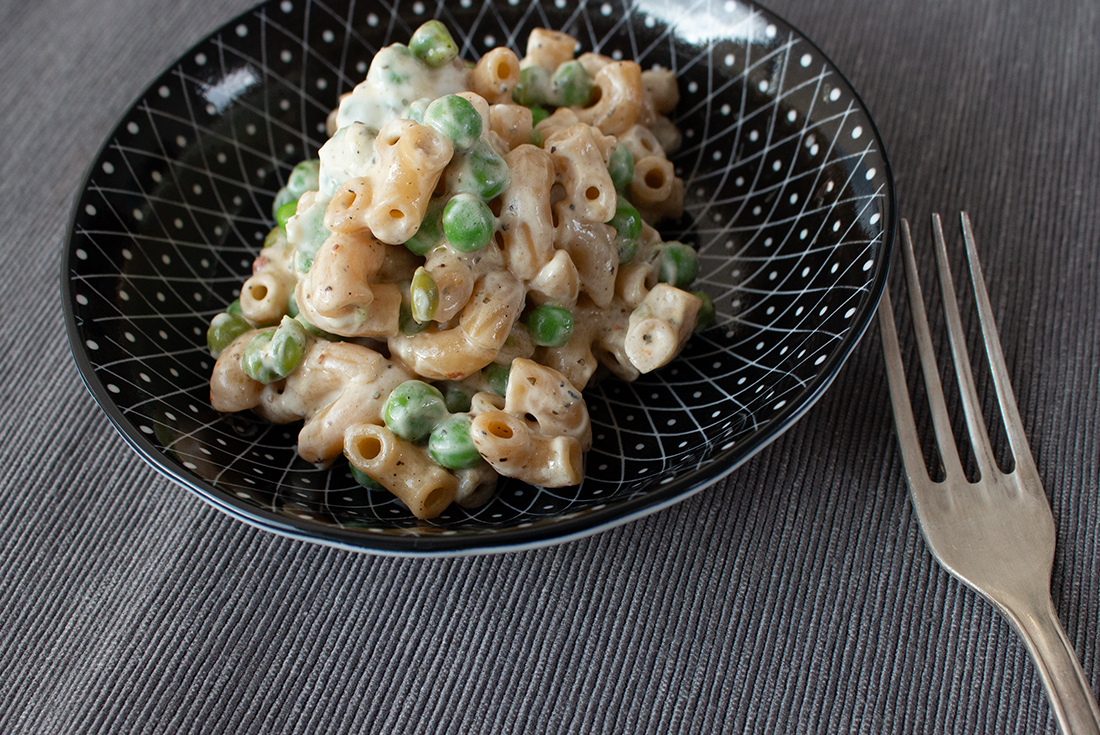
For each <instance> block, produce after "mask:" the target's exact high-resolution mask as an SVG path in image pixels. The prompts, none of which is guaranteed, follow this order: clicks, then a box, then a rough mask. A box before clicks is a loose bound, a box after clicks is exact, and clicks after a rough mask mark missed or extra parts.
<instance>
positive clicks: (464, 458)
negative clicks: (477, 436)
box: [428, 414, 481, 470]
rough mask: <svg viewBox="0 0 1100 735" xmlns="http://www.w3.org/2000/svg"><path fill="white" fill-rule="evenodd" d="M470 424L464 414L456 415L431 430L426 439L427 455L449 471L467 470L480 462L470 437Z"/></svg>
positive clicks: (469, 420)
mask: <svg viewBox="0 0 1100 735" xmlns="http://www.w3.org/2000/svg"><path fill="white" fill-rule="evenodd" d="M470 423H471V419H470V417H469V416H467V415H466V414H456V415H454V416H450V417H448V418H446V419H444V420H443V421H442V422H440V423H439V424H438V425H437V426H436V427H435V428H434V429H432V433H431V436H429V437H428V454H430V455H431V456H432V459H434V460H435V461H436V462H438V463H439V465H440V466H442V467H446V468H447V469H449V470H468V469H470V468H471V467H476V466H477V465H478V464H479V463H480V462H481V453H480V452H478V451H477V446H476V445H475V444H474V440H473V437H471V436H470Z"/></svg>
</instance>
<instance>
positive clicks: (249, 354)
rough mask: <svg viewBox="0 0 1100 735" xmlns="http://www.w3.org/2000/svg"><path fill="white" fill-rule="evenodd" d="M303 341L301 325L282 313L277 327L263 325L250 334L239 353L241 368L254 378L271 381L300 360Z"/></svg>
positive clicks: (304, 332)
mask: <svg viewBox="0 0 1100 735" xmlns="http://www.w3.org/2000/svg"><path fill="white" fill-rule="evenodd" d="M306 342H307V337H306V331H305V329H304V328H303V327H302V325H301V324H300V323H298V322H297V321H295V320H294V319H291V318H290V317H287V316H285V317H283V321H282V323H281V324H280V325H279V327H278V329H265V330H264V331H262V332H260V333H259V334H257V335H256V336H255V337H253V338H252V341H251V342H249V343H248V346H247V347H245V348H244V355H242V356H241V369H242V370H244V372H245V374H247V375H248V377H250V378H252V379H253V380H256V381H259V382H260V383H265V384H266V383H273V382H275V381H276V380H280V379H282V378H285V377H286V376H288V375H290V374H291V373H292V372H294V370H295V368H297V367H298V365H300V364H301V362H302V358H303V357H304V356H305V352H306Z"/></svg>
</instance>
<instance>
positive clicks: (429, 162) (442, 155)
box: [367, 120, 454, 245]
mask: <svg viewBox="0 0 1100 735" xmlns="http://www.w3.org/2000/svg"><path fill="white" fill-rule="evenodd" d="M453 155H454V146H453V144H452V143H451V141H450V139H449V138H447V137H446V136H444V135H443V134H441V133H439V132H436V131H435V130H434V129H433V128H430V127H427V126H425V125H420V124H419V123H416V122H413V121H412V120H394V121H393V122H390V123H387V124H386V125H385V126H384V127H383V128H382V129H381V130H379V131H378V137H377V138H376V139H375V143H374V157H375V165H374V166H373V167H372V174H373V176H372V179H373V181H372V183H373V186H374V190H373V202H372V207H371V211H370V213H369V214H368V215H367V224H368V226H369V227H370V230H371V232H372V233H374V236H375V237H376V238H378V239H379V240H381V241H382V242H385V243H389V244H391V245H399V244H401V243H403V242H405V241H406V240H408V239H409V238H410V237H412V236H413V235H415V234H416V231H417V230H418V229H419V228H420V223H421V221H422V220H423V219H424V213H425V212H426V211H427V209H428V200H429V199H430V198H431V195H432V191H433V190H434V189H435V186H436V184H437V183H438V182H439V176H440V174H442V173H443V169H444V168H445V167H446V165H447V164H448V163H450V161H451V157H452V156H453Z"/></svg>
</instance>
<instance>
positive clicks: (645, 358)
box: [624, 283, 703, 373]
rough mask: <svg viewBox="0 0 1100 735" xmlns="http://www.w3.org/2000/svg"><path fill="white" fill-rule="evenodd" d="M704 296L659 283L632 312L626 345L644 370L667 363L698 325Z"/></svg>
mask: <svg viewBox="0 0 1100 735" xmlns="http://www.w3.org/2000/svg"><path fill="white" fill-rule="evenodd" d="M702 303H703V302H702V299H700V298H699V297H698V296H696V295H695V294H691V293H688V292H687V291H682V290H681V289H678V288H675V287H674V286H670V285H668V284H667V283H658V284H657V285H656V286H654V287H653V289H652V290H651V291H650V292H649V293H648V294H647V295H646V297H645V300H644V301H643V302H642V304H641V306H639V307H638V308H637V309H635V310H634V312H633V313H632V314H631V315H630V324H629V326H628V328H627V334H626V340H625V342H624V347H625V349H626V354H627V357H628V358H629V359H630V362H631V363H633V365H634V366H635V367H636V368H638V370H640V371H641V372H643V373H648V372H650V371H653V370H656V369H657V368H659V367H661V366H663V365H666V364H668V362H669V361H670V360H672V358H673V357H675V356H676V354H677V353H678V352H679V351H680V350H681V349H682V348H683V346H684V343H686V342H687V339H688V337H690V336H691V331H692V330H693V329H694V328H695V317H696V316H697V315H698V313H699V307H700V306H701V305H702Z"/></svg>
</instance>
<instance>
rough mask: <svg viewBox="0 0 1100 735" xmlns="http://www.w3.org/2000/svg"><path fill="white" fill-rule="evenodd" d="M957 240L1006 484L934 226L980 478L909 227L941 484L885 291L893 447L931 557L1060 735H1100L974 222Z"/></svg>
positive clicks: (909, 275) (1099, 713) (882, 310)
mask: <svg viewBox="0 0 1100 735" xmlns="http://www.w3.org/2000/svg"><path fill="white" fill-rule="evenodd" d="M960 218H961V220H962V231H963V240H964V241H965V246H966V259H967V263H968V264H969V270H970V280H971V283H972V285H973V288H974V297H975V302H976V305H977V310H978V317H979V321H980V322H981V330H982V339H983V341H984V343H985V351H986V355H987V357H988V359H989V367H990V373H991V375H992V378H993V385H994V388H995V390H996V393H997V402H998V404H999V405H1000V409H1001V416H1002V417H1003V418H1004V424H1005V429H1006V433H1007V436H1008V443H1009V447H1010V449H1011V451H1012V456H1013V460H1014V462H1015V468H1014V469H1013V471H1012V472H1009V473H1007V474H1006V473H1004V472H1002V471H1001V470H1000V469H999V468H998V466H997V463H996V461H995V460H994V458H993V450H992V447H991V446H990V442H989V434H988V431H987V429H986V425H985V421H984V419H983V418H982V412H981V406H980V403H979V401H978V394H977V390H976V389H975V387H974V378H973V371H972V368H971V364H970V357H969V355H968V353H967V349H966V341H965V338H964V336H963V329H962V323H961V321H960V319H959V308H958V304H957V302H956V300H955V286H954V282H953V280H952V278H951V270H950V268H949V266H948V263H947V249H946V246H945V245H944V239H943V227H942V225H941V223H940V218H939V215H932V233H933V236H934V239H935V243H936V264H937V265H938V270H939V278H940V291H941V292H942V294H943V307H944V313H945V316H946V319H947V328H948V335H949V338H950V345H951V354H952V357H953V358H954V363H955V375H956V376H957V378H958V382H959V393H960V395H961V398H962V405H963V411H964V413H965V415H966V426H967V429H968V432H969V434H970V442H971V445H972V447H973V450H974V455H975V459H976V463H977V467H978V470H979V472H980V473H981V477H980V479H979V480H978V481H977V482H970V481H969V480H967V478H966V475H965V474H964V471H963V467H962V463H961V461H960V459H959V453H958V449H957V447H956V446H955V440H954V437H953V435H952V432H951V424H950V420H949V418H948V413H947V408H946V406H945V403H944V397H943V386H942V385H941V383H940V377H939V371H938V370H937V368H936V357H935V353H934V351H933V348H932V339H931V336H930V333H929V329H928V318H927V315H926V313H925V310H924V299H923V296H922V294H921V288H920V282H919V280H918V277H917V268H916V262H915V261H914V258H913V244H912V238H911V237H910V234H909V223H908V222H906V221H905V220H902V222H901V227H902V238H901V240H902V254H903V256H904V261H905V275H906V280H907V282H908V293H909V305H910V312H911V313H912V319H913V329H914V331H915V333H916V337H917V350H918V352H919V353H920V361H921V370H922V372H923V373H924V384H925V388H926V393H927V396H928V403H929V406H930V408H931V412H932V423H933V427H934V429H935V434H936V442H937V445H938V447H939V453H940V458H941V461H942V463H943V470H944V474H945V478H944V479H943V480H942V481H940V482H934V481H933V480H932V479H931V477H930V476H929V474H928V468H927V467H926V466H925V463H924V457H923V454H922V451H921V443H920V439H919V438H918V436H917V427H916V423H915V422H914V420H913V408H912V405H911V404H910V402H909V391H908V389H907V387H906V382H905V371H904V368H903V367H902V362H901V353H900V351H899V350H898V337H897V332H896V330H895V327H894V311H893V305H892V304H891V301H890V294H889V289H887V292H886V293H884V294H883V297H882V304H881V305H880V307H879V310H878V315H879V325H880V328H881V330H882V342H883V352H884V353H885V356H886V368H887V376H888V379H889V383H890V398H891V401H892V403H893V406H894V422H895V424H896V426H897V434H898V442H899V444H900V445H901V454H902V459H903V462H904V465H905V473H906V475H907V476H908V478H909V492H910V497H911V498H912V501H913V506H914V508H915V509H916V511H917V518H918V519H919V520H920V526H921V531H922V533H923V534H924V539H925V541H926V542H927V544H928V548H929V549H930V550H931V551H932V555H933V556H934V557H935V558H936V559H937V560H938V561H939V563H940V564H941V565H942V566H943V567H944V568H945V569H946V570H947V571H948V572H950V573H951V574H952V575H953V576H955V577H956V578H957V579H959V580H960V581H961V582H963V583H964V584H965V585H966V586H968V587H970V588H971V589H972V590H974V591H975V592H977V593H978V594H979V595H981V596H982V597H984V598H985V599H987V600H988V601H989V602H991V603H993V605H994V607H996V608H997V609H998V610H999V611H1000V612H1001V614H1002V615H1004V616H1005V617H1006V618H1007V619H1008V622H1009V623H1010V624H1011V625H1012V627H1013V628H1014V629H1015V630H1016V632H1017V633H1018V634H1019V636H1020V638H1022V639H1023V641H1024V645H1026V646H1027V650H1028V652H1029V653H1030V654H1031V657H1032V660H1033V661H1034V662H1035V666H1036V668H1037V669H1038V670H1039V676H1040V678H1041V679H1042V681H1043V686H1044V687H1045V688H1046V693H1047V698H1048V699H1049V700H1050V705H1051V709H1052V711H1053V713H1054V718H1055V720H1057V722H1058V727H1059V728H1060V730H1061V731H1062V732H1063V733H1094V734H1100V709H1098V708H1097V704H1096V699H1095V698H1094V697H1093V695H1092V692H1091V690H1090V689H1089V685H1088V682H1087V681H1086V680H1085V674H1084V672H1083V671H1082V669H1081V664H1080V662H1078V660H1077V657H1076V655H1075V654H1074V651H1073V646H1071V645H1070V642H1069V640H1068V639H1067V638H1066V634H1065V632H1064V631H1063V630H1062V626H1061V625H1060V624H1059V622H1058V616H1057V613H1056V612H1055V610H1054V604H1053V603H1052V602H1051V598H1050V570H1051V566H1052V565H1053V563H1054V519H1053V517H1052V516H1051V512H1050V505H1049V503H1048V502H1047V498H1046V494H1045V493H1044V491H1043V485H1042V482H1041V481H1040V479H1039V474H1038V472H1037V471H1036V469H1035V460H1034V459H1033V458H1032V456H1031V449H1030V448H1029V446H1028V443H1027V437H1026V436H1025V435H1024V430H1023V424H1022V422H1021V421H1020V414H1019V411H1018V410H1017V408H1016V399H1015V397H1014V396H1013V393H1012V386H1011V385H1010V384H1009V380H1008V371H1007V369H1006V368H1005V363H1004V356H1003V354H1002V353H1001V344H1000V340H999V339H998V337H997V329H996V326H994V324H993V313H992V309H991V307H990V305H989V297H988V295H987V294H986V290H985V281H984V280H983V277H982V270H981V265H980V264H979V262H978V253H977V250H976V248H975V246H974V233H973V231H972V229H971V226H970V218H969V217H967V215H966V213H965V212H964V213H962V215H961V217H960Z"/></svg>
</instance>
